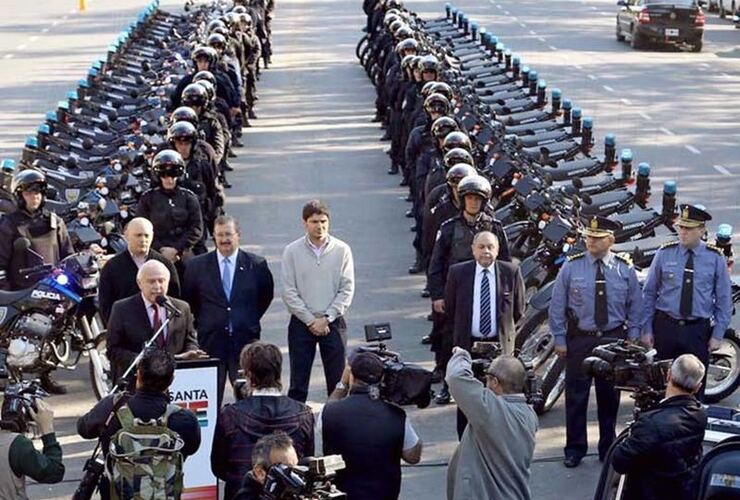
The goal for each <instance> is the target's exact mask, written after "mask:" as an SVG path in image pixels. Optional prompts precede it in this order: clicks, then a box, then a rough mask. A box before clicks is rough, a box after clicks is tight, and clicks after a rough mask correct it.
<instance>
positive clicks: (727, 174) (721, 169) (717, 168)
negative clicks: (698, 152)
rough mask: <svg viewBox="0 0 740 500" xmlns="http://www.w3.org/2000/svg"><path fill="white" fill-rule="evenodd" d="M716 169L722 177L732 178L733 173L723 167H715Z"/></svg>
mask: <svg viewBox="0 0 740 500" xmlns="http://www.w3.org/2000/svg"><path fill="white" fill-rule="evenodd" d="M714 169H715V170H716V171H717V172H719V173H720V174H722V175H726V176H727V177H732V173H731V172H730V171H729V170H727V169H726V168H725V167H723V166H722V165H714Z"/></svg>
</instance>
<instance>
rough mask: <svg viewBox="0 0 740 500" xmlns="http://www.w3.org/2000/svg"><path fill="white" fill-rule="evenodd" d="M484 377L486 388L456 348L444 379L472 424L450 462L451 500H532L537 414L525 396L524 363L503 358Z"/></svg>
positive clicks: (448, 477) (495, 362)
mask: <svg viewBox="0 0 740 500" xmlns="http://www.w3.org/2000/svg"><path fill="white" fill-rule="evenodd" d="M486 379H487V381H488V383H487V385H486V387H484V386H483V384H481V382H480V381H478V379H476V378H475V376H474V375H473V366H472V360H471V358H470V353H469V352H468V351H466V350H464V349H462V348H460V347H455V348H454V350H453V354H452V358H451V359H450V362H449V364H448V365H447V377H446V381H447V385H449V387H450V393H451V394H452V397H454V398H455V401H457V404H458V407H459V408H460V409H461V410H462V411H463V413H465V416H466V417H467V418H468V426H467V427H466V428H465V431H464V432H463V435H462V439H461V440H460V444H459V445H458V447H457V450H455V453H454V454H453V456H452V458H451V459H450V466H449V468H448V472H447V498H448V499H450V500H476V499H482V498H491V499H497V498H506V499H507V500H514V499H517V500H518V499H527V500H528V499H529V498H530V492H529V484H528V482H529V466H530V463H531V462H532V454H533V453H534V441H535V433H536V432H537V415H536V414H535V412H534V410H533V409H532V407H531V406H529V405H528V404H527V400H526V398H525V396H524V394H523V393H522V392H523V390H524V383H525V379H526V372H525V370H524V365H523V364H522V362H521V361H519V360H518V359H517V358H515V357H513V356H508V355H502V356H499V357H498V358H496V359H494V360H493V361H492V362H491V365H490V366H489V367H488V372H487V374H486Z"/></svg>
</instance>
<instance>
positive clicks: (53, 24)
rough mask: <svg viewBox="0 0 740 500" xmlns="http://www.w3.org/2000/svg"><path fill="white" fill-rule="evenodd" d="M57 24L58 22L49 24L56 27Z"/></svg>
mask: <svg viewBox="0 0 740 500" xmlns="http://www.w3.org/2000/svg"><path fill="white" fill-rule="evenodd" d="M57 24H59V21H54V22H53V23H51V25H52V26H56V25H57Z"/></svg>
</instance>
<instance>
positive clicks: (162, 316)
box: [141, 293, 168, 343]
mask: <svg viewBox="0 0 740 500" xmlns="http://www.w3.org/2000/svg"><path fill="white" fill-rule="evenodd" d="M141 298H142V299H143V300H144V306H146V315H147V317H149V324H150V325H152V328H154V307H156V308H157V310H158V311H159V324H160V325H162V324H164V322H165V321H166V320H167V309H165V308H164V307H161V306H159V305H157V304H155V303H154V302H149V301H148V300H146V297H144V294H143V293H142V294H141ZM152 306H154V307H152ZM167 328H168V327H167V326H165V327H164V330H162V333H161V335H162V338H163V339H164V341H165V343H166V342H167ZM153 333H157V332H156V331H155V332H153Z"/></svg>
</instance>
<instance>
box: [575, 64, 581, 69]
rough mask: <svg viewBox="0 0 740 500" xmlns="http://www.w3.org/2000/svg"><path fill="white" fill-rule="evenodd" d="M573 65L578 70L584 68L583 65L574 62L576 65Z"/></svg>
mask: <svg viewBox="0 0 740 500" xmlns="http://www.w3.org/2000/svg"><path fill="white" fill-rule="evenodd" d="M573 67H574V68H575V69H577V70H581V69H583V66H581V65H580V64H574V65H573Z"/></svg>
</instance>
